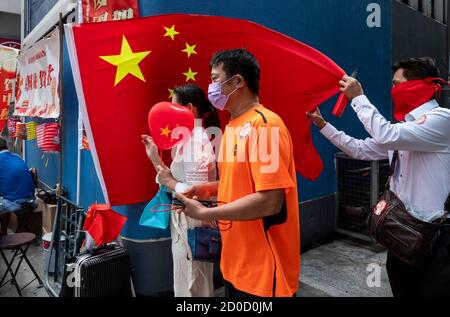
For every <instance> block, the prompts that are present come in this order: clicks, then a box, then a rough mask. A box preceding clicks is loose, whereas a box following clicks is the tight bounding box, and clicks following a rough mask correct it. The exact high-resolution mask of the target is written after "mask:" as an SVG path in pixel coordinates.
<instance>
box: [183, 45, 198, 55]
mask: <svg viewBox="0 0 450 317" xmlns="http://www.w3.org/2000/svg"><path fill="white" fill-rule="evenodd" d="M196 46H197V45H196V44H195V45H192V46H191V45H189V44H188V43H186V48H185V49H184V50H182V52H185V53H186V54H187V56H188V58H189V57H191V55H192V54H197V52H196V51H195V47H196Z"/></svg>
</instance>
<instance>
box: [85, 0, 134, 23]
mask: <svg viewBox="0 0 450 317" xmlns="http://www.w3.org/2000/svg"><path fill="white" fill-rule="evenodd" d="M138 17H139V8H138V3H137V0H83V22H104V21H117V20H127V19H132V18H138Z"/></svg>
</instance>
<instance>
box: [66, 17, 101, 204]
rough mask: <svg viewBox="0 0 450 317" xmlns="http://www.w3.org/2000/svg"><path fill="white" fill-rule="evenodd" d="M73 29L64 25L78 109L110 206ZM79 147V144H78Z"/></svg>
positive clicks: (68, 25) (73, 25)
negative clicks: (85, 95) (88, 110)
mask: <svg viewBox="0 0 450 317" xmlns="http://www.w3.org/2000/svg"><path fill="white" fill-rule="evenodd" d="M73 27H79V25H78V24H72V23H70V24H66V25H64V30H65V32H66V43H67V50H68V52H69V59H70V65H71V67H72V75H73V80H74V82H75V89H76V92H77V96H78V107H79V109H80V111H81V115H82V118H83V122H84V127H85V128H86V134H87V137H88V141H89V147H90V148H91V153H92V159H93V161H94V167H95V170H96V172H97V177H98V179H99V181H100V186H101V188H102V192H103V196H104V198H105V202H106V203H107V204H109V197H108V191H107V189H106V184H105V179H104V178H103V174H102V169H101V167H100V161H99V159H98V155H97V148H96V147H95V141H94V137H93V135H92V130H91V123H90V122H89V116H88V112H87V107H86V100H85V99H84V92H83V84H82V82H81V75H80V68H79V65H78V57H77V49H76V44H75V39H74V36H73ZM77 146H78V144H77Z"/></svg>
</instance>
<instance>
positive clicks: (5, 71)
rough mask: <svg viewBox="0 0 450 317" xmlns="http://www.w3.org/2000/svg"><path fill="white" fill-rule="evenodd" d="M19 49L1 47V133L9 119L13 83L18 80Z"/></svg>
mask: <svg viewBox="0 0 450 317" xmlns="http://www.w3.org/2000/svg"><path fill="white" fill-rule="evenodd" d="M18 53H19V51H18V50H17V49H14V48H11V47H6V46H2V45H0V132H1V131H2V130H3V127H4V126H5V124H6V119H7V118H8V108H9V104H10V102H11V100H12V90H13V83H14V80H15V78H16V58H17V55H18Z"/></svg>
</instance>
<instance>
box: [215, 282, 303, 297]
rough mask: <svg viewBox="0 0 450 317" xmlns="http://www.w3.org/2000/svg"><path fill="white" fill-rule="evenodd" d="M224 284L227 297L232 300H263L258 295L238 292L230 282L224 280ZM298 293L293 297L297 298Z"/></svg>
mask: <svg viewBox="0 0 450 317" xmlns="http://www.w3.org/2000/svg"><path fill="white" fill-rule="evenodd" d="M223 284H224V286H225V297H230V298H261V297H259V296H256V295H252V294H249V293H245V292H243V291H240V290H238V289H237V288H235V287H234V286H233V284H231V283H230V282H228V281H226V280H224V281H223ZM296 296H297V293H294V294H293V295H292V297H296Z"/></svg>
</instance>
